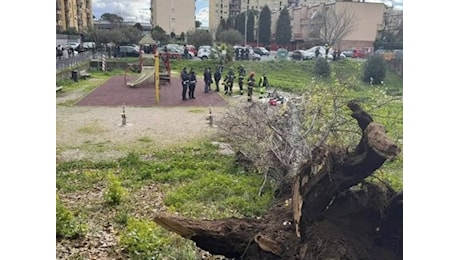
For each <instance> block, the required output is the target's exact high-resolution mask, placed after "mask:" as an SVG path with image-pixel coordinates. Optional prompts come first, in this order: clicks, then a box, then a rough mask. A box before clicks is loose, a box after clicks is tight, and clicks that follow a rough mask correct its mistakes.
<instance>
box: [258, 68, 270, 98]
mask: <svg viewBox="0 0 460 260" xmlns="http://www.w3.org/2000/svg"><path fill="white" fill-rule="evenodd" d="M268 87H269V85H268V78H267V73H264V74H263V75H262V77H260V79H259V98H263V95H264V94H265V90H266V89H267V88H268Z"/></svg>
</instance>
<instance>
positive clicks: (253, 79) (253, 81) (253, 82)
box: [248, 71, 256, 102]
mask: <svg viewBox="0 0 460 260" xmlns="http://www.w3.org/2000/svg"><path fill="white" fill-rule="evenodd" d="M255 76H256V74H255V73H254V71H251V73H249V78H248V102H251V101H252V89H253V88H254V86H255V85H256V77H255Z"/></svg>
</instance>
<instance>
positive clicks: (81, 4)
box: [56, 0, 93, 32]
mask: <svg viewBox="0 0 460 260" xmlns="http://www.w3.org/2000/svg"><path fill="white" fill-rule="evenodd" d="M70 28H74V29H75V30H76V31H77V32H84V31H86V30H88V29H91V28H93V8H92V0H56V29H57V30H58V31H65V30H67V29H70Z"/></svg>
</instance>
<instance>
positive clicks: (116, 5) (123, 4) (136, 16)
mask: <svg viewBox="0 0 460 260" xmlns="http://www.w3.org/2000/svg"><path fill="white" fill-rule="evenodd" d="M162 1H166V0H162ZM182 1H183V0H182ZM367 1H368V2H384V3H386V4H387V5H393V6H394V7H395V8H397V9H402V6H403V0H367ZM195 5H196V8H195V16H196V20H197V21H200V22H201V26H202V27H208V26H209V0H197V1H196V4H195ZM103 13H112V14H117V15H119V16H121V17H123V18H124V20H125V21H135V22H145V23H148V22H150V0H116V1H112V0H93V14H94V16H95V17H96V18H97V19H98V18H100V17H101V15H102V14H103Z"/></svg>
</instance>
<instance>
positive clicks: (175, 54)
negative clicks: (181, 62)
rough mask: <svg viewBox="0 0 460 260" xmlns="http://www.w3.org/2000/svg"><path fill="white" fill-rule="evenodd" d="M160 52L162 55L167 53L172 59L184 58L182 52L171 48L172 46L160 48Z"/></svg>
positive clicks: (173, 47)
mask: <svg viewBox="0 0 460 260" xmlns="http://www.w3.org/2000/svg"><path fill="white" fill-rule="evenodd" d="M158 52H159V53H160V54H161V53H165V52H167V53H168V54H169V57H170V58H171V59H178V58H181V57H182V54H184V53H183V52H181V51H180V50H179V49H177V48H176V47H175V46H171V45H169V46H168V45H166V46H160V47H159V48H158Z"/></svg>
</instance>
